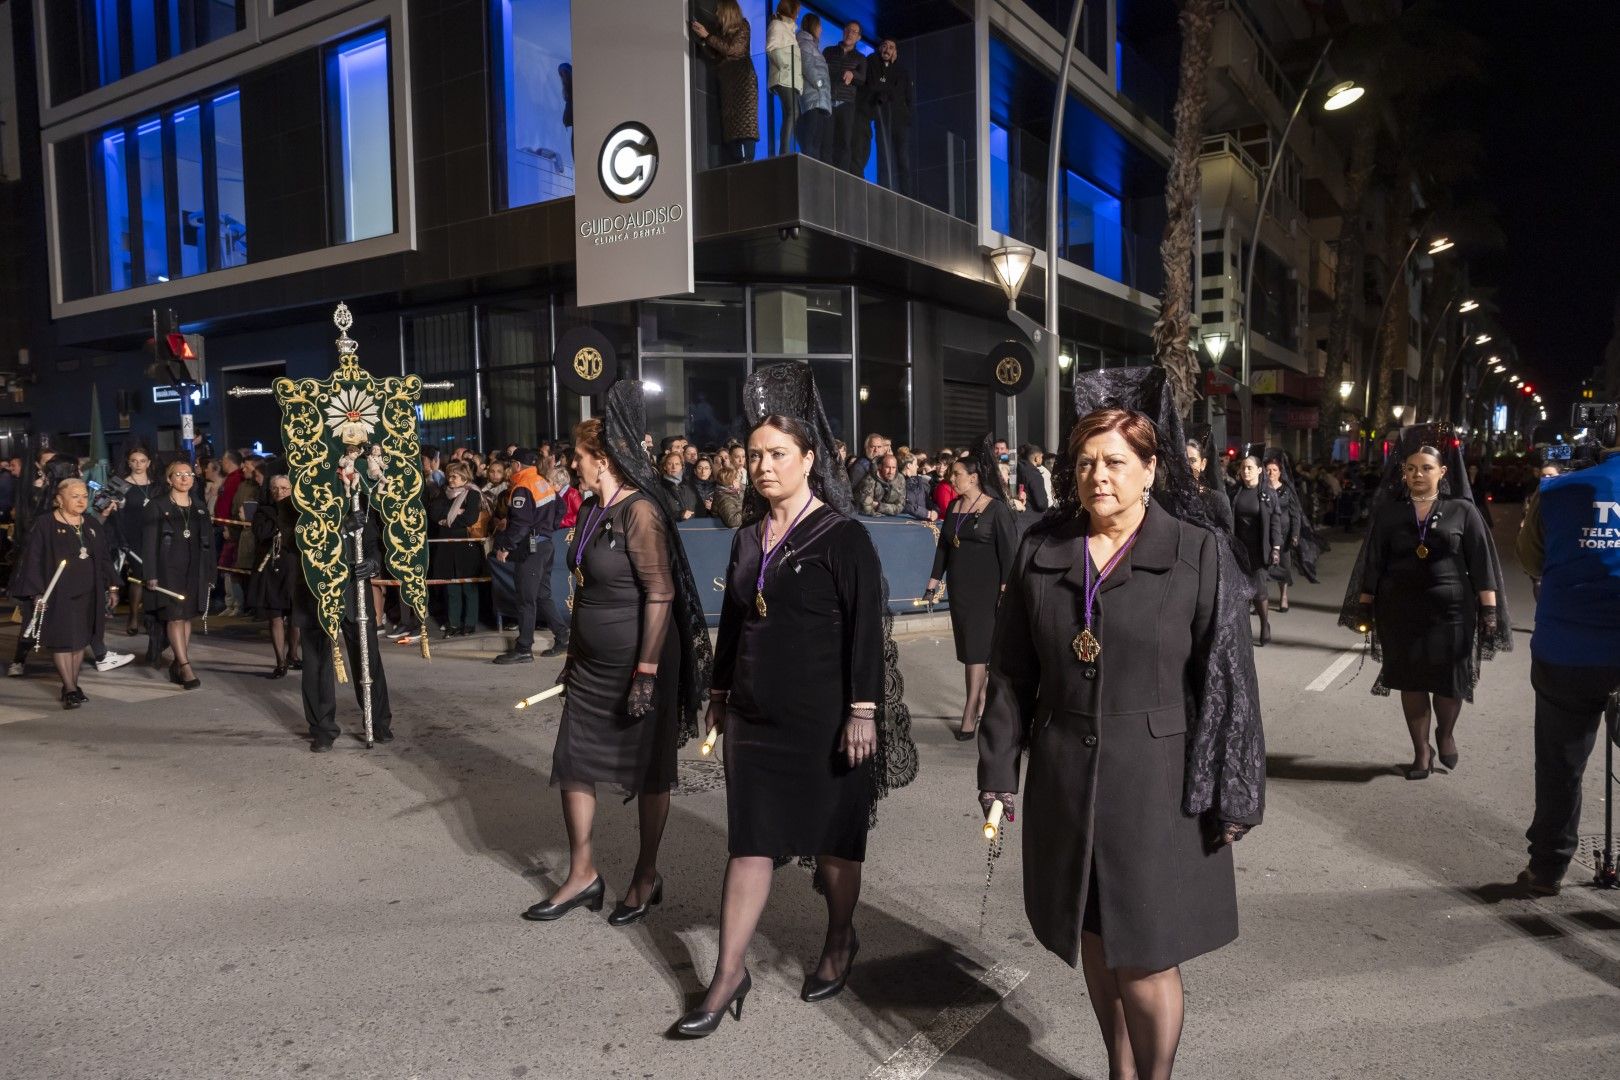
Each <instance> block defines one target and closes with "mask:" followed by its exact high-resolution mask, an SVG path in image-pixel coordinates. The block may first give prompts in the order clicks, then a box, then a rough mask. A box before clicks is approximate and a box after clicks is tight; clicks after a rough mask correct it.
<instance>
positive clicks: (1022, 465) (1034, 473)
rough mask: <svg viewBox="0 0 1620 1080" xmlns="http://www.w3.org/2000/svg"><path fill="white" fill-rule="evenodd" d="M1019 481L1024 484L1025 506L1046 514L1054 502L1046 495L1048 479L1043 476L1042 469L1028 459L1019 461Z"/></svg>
mask: <svg viewBox="0 0 1620 1080" xmlns="http://www.w3.org/2000/svg"><path fill="white" fill-rule="evenodd" d="M1018 482H1019V483H1020V484H1022V485H1024V497H1025V500H1026V501H1025V503H1024V508H1025V509H1027V510H1033V511H1035V512H1036V513H1037V514H1044V513H1046V512H1047V510H1049V509H1051V507H1052V502H1051V500H1050V499H1048V498H1047V497H1046V480H1045V479H1044V478H1043V477H1042V476H1041V470H1039V469H1037V468H1036V467H1035V466H1034V465H1032V464H1030V463H1029V462H1028V461H1024V460H1020V461H1019V462H1018Z"/></svg>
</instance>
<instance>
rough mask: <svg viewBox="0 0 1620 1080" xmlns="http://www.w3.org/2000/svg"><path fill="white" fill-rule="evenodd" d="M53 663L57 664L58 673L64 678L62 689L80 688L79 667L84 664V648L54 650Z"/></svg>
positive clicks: (52, 654)
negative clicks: (74, 650) (68, 650)
mask: <svg viewBox="0 0 1620 1080" xmlns="http://www.w3.org/2000/svg"><path fill="white" fill-rule="evenodd" d="M51 663H53V664H55V665H56V674H57V676H58V677H60V678H61V680H62V689H64V690H77V689H78V688H79V669H80V668H81V667H83V666H84V650H83V649H79V650H78V651H77V652H53V653H51Z"/></svg>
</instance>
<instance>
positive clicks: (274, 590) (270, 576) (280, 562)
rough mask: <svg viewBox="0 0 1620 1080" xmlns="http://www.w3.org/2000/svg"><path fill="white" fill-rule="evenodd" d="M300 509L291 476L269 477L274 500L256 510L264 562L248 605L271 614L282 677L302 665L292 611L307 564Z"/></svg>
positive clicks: (276, 675) (275, 673)
mask: <svg viewBox="0 0 1620 1080" xmlns="http://www.w3.org/2000/svg"><path fill="white" fill-rule="evenodd" d="M297 528H298V509H297V507H295V506H294V505H293V501H292V481H291V480H289V479H288V478H287V477H285V476H272V477H271V478H270V501H269V502H263V503H260V504H259V508H258V509H257V510H255V511H254V512H253V530H252V531H253V542H254V550H256V551H257V552H259V563H258V565H257V566H256V567H254V570H253V579H252V580H251V581H250V582H249V583H248V591H247V596H248V606H249V607H251V608H252V609H253V610H254V611H257V612H258V613H259V614H260V615H261V616H262V617H264V618H266V619H268V620H270V645H271V647H272V648H273V649H275V652H276V666H275V667H274V668H273V669H272V670H271V672H270V677H271V678H272V679H280V678H282V677H284V676H285V675H286V674H287V670H288V668H291V669H292V670H294V671H297V670H299V669H301V668H302V667H303V665H302V664H301V663H299V661H298V656H299V652H298V645H299V641H298V636H299V635H298V627H296V626H294V625H292V622H291V619H290V618H289V616H291V614H292V608H293V589H294V588H295V587H296V586H299V585H300V584H301V582H299V581H298V578H299V577H300V576H301V575H302V574H303V572H304V568H303V566H302V565H301V563H300V561H299V558H298V539H297V536H296V535H295V530H296V529H297Z"/></svg>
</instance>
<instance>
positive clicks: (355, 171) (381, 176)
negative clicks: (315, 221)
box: [327, 30, 394, 243]
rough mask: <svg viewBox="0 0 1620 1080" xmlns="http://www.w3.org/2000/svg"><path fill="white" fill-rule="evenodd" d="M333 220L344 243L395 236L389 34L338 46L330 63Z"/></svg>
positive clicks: (328, 64) (380, 34)
mask: <svg viewBox="0 0 1620 1080" xmlns="http://www.w3.org/2000/svg"><path fill="white" fill-rule="evenodd" d="M327 94H328V100H329V102H330V107H331V112H332V123H331V126H330V131H331V138H332V143H333V147H332V151H333V152H332V169H333V174H334V175H333V178H332V179H333V184H332V190H333V200H334V210H335V213H334V215H333V220H334V221H336V222H337V224H338V236H337V239H338V240H339V241H340V242H342V243H348V242H350V241H353V240H364V239H366V238H368V237H372V236H382V235H384V234H385V233H391V232H393V231H394V139H393V127H392V123H391V120H390V116H391V110H390V109H389V100H388V98H389V94H388V32H387V31H386V30H377V31H374V32H372V33H369V34H365V35H363V36H361V37H357V38H353V39H351V40H349V41H345V42H343V43H342V44H340V45H337V46H334V47H333V48H332V50H331V52H330V53H329V54H328V59H327Z"/></svg>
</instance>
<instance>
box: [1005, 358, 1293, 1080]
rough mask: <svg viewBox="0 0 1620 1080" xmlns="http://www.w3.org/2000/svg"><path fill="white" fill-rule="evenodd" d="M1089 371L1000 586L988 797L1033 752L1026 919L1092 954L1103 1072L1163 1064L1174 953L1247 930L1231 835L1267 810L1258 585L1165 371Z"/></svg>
mask: <svg viewBox="0 0 1620 1080" xmlns="http://www.w3.org/2000/svg"><path fill="white" fill-rule="evenodd" d="M1133 377H1134V380H1135V381H1134V382H1129V381H1126V380H1130V379H1132V378H1133ZM1079 381H1080V383H1081V385H1078V386H1077V387H1076V390H1075V396H1076V398H1077V399H1078V402H1077V404H1079V405H1083V406H1085V407H1086V411H1085V414H1084V415H1083V416H1082V418H1081V419H1080V420H1079V421H1078V423H1077V424H1076V425H1075V427H1074V429H1073V432H1072V434H1071V436H1070V439H1069V445H1068V451H1067V453H1066V454H1065V455H1064V460H1063V461H1062V462H1061V463H1060V470H1061V471H1060V474H1059V476H1058V478H1057V482H1056V484H1055V486H1056V488H1057V492H1058V499H1059V502H1058V509H1057V511H1055V512H1054V513H1053V514H1052V515H1050V516H1049V517H1048V518H1046V519H1045V520H1043V521H1041V522H1039V523H1037V524H1036V525H1034V526H1032V527H1031V529H1030V530H1029V532H1028V533H1027V534H1026V536H1025V539H1024V541H1023V543H1022V545H1021V546H1020V548H1019V551H1018V556H1017V559H1016V561H1015V563H1014V566H1013V573H1012V578H1011V580H1009V581H1008V583H1007V593H1006V596H1005V597H1004V598H1003V600H1002V607H1001V615H1000V618H999V620H998V622H997V626H996V643H995V650H994V656H993V659H992V660H991V667H990V701H989V707H988V708H987V710H986V711H985V714H984V723H983V725H982V727H981V729H980V734H979V784H978V786H979V788H980V791H979V799H980V805H981V806H983V807H985V808H986V809H988V807H989V805H990V804H991V803H992V802H993V800H996V799H1000V800H1001V801H1002V802H1003V803H1004V804H1006V805H1008V806H1009V807H1010V805H1011V800H1012V799H1013V797H1014V794H1015V793H1016V792H1017V790H1018V777H1019V764H1020V759H1021V758H1023V757H1024V756H1026V755H1027V757H1028V762H1029V763H1028V766H1027V767H1026V769H1025V771H1024V783H1025V799H1026V811H1027V812H1026V813H1023V814H1021V815H1020V816H1019V819H1018V820H1019V822H1020V824H1021V825H1022V828H1023V855H1024V908H1025V911H1026V912H1027V913H1028V915H1029V920H1030V926H1031V928H1032V929H1033V930H1034V932H1035V936H1036V937H1037V938H1038V939H1039V940H1040V942H1041V944H1043V945H1044V946H1046V948H1048V949H1049V950H1051V951H1052V952H1054V953H1056V954H1057V955H1058V956H1059V957H1060V958H1062V959H1063V960H1064V961H1065V962H1066V963H1068V964H1069V965H1070V966H1081V967H1083V968H1084V972H1085V980H1086V987H1087V990H1088V992H1089V997H1090V998H1091V1004H1092V1008H1093V1009H1094V1010H1095V1012H1096V1016H1097V1021H1098V1024H1099V1026H1100V1027H1101V1029H1102V1036H1103V1040H1104V1042H1105V1044H1106V1045H1107V1048H1108V1058H1109V1075H1110V1076H1134V1077H1140V1078H1141V1080H1168V1077H1169V1076H1170V1074H1171V1068H1172V1066H1173V1064H1174V1061H1175V1055H1176V1049H1177V1046H1178V1044H1179V1041H1180V1037H1181V1025H1182V1014H1183V999H1182V984H1181V972H1180V967H1179V965H1181V964H1182V963H1184V962H1186V961H1187V960H1190V959H1192V958H1193V957H1196V956H1200V955H1202V954H1204V953H1207V952H1210V951H1212V950H1214V949H1218V948H1220V947H1221V946H1223V945H1225V944H1227V943H1228V942H1230V941H1232V940H1233V939H1234V938H1236V937H1237V933H1238V922H1237V890H1236V885H1235V874H1234V869H1233V864H1232V850H1231V846H1230V845H1231V844H1232V843H1233V842H1235V841H1236V840H1237V839H1239V838H1240V837H1241V836H1242V835H1243V834H1244V833H1245V832H1246V831H1247V830H1248V829H1249V828H1250V827H1252V826H1254V825H1256V824H1258V823H1259V822H1260V819H1261V816H1262V811H1263V803H1264V786H1265V749H1264V745H1263V743H1264V740H1263V736H1262V732H1261V727H1260V707H1259V694H1258V689H1257V685H1256V680H1255V674H1254V654H1253V650H1252V647H1251V646H1250V644H1249V633H1248V618H1247V615H1246V613H1245V609H1246V606H1247V602H1248V597H1249V580H1248V577H1247V575H1246V574H1245V573H1244V572H1243V571H1241V570H1240V569H1239V568H1238V566H1237V564H1236V560H1235V559H1234V557H1233V553H1232V552H1231V550H1230V548H1229V547H1228V541H1227V539H1226V537H1225V534H1224V533H1222V532H1221V531H1220V529H1219V528H1218V527H1216V526H1215V523H1214V522H1213V521H1211V520H1210V519H1209V518H1208V516H1207V514H1206V512H1205V509H1204V502H1203V500H1202V499H1201V498H1200V497H1199V494H1198V491H1197V488H1196V486H1195V485H1194V483H1193V479H1192V476H1191V474H1190V473H1189V472H1188V471H1187V468H1186V462H1185V457H1184V455H1183V446H1184V441H1183V439H1182V437H1181V432H1180V420H1179V417H1178V415H1177V413H1176V411H1175V406H1174V401H1173V398H1172V395H1171V394H1169V393H1168V392H1166V391H1165V389H1164V374H1163V370H1162V369H1159V368H1151V369H1148V368H1134V369H1133V368H1119V369H1112V370H1108V371H1106V372H1098V373H1093V374H1092V375H1091V377H1089V378H1088V377H1087V375H1084V374H1083V375H1082V376H1081V379H1080V380H1079ZM1122 384H1123V385H1122ZM1148 410H1151V413H1149V412H1148ZM1077 411H1079V410H1078V409H1077Z"/></svg>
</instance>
